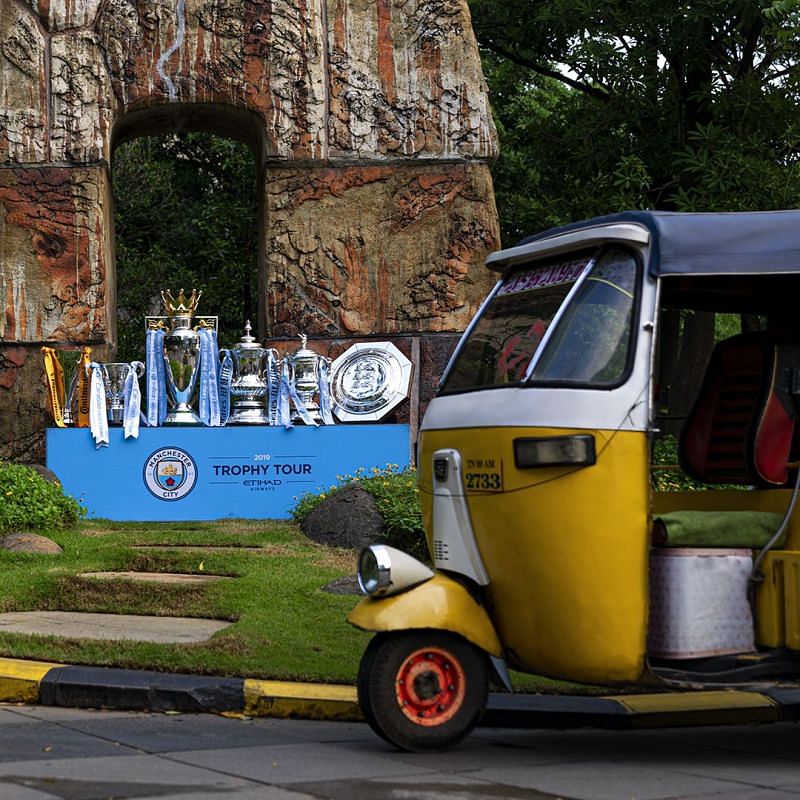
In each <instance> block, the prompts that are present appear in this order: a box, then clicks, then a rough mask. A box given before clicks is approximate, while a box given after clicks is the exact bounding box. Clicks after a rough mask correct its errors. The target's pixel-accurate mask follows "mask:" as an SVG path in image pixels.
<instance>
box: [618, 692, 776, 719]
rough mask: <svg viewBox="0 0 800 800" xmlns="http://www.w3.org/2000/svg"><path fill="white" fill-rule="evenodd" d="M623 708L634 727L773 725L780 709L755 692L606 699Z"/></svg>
mask: <svg viewBox="0 0 800 800" xmlns="http://www.w3.org/2000/svg"><path fill="white" fill-rule="evenodd" d="M605 699H606V700H614V701H615V702H617V703H619V704H620V705H621V706H623V707H624V708H625V709H626V710H627V711H628V712H629V713H630V714H631V715H632V716H633V719H632V720H631V725H632V727H634V728H643V727H648V728H652V727H679V726H681V725H706V724H707V725H720V724H740V723H748V722H775V721H777V720H779V719H780V708H779V707H778V705H777V704H776V703H775V702H774V701H773V700H772V699H771V698H769V697H767V696H766V695H763V694H759V693H758V692H742V691H736V690H725V691H711V692H670V693H666V694H641V695H618V696H615V697H606V698H605Z"/></svg>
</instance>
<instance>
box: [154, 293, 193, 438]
mask: <svg viewBox="0 0 800 800" xmlns="http://www.w3.org/2000/svg"><path fill="white" fill-rule="evenodd" d="M200 295H202V292H198V291H197V289H192V295H191V297H189V298H187V297H186V295H185V294H184V291H183V289H181V290H180V292H178V297H177V299H176V298H174V297H173V296H172V293H171V292H170V291H169V290H168V289H167V290H166V291H164V290H162V292H161V299H162V301H163V302H164V308H165V310H166V312H167V317H168V319H169V330H167V331H165V332H164V357H165V358H166V364H167V369H166V382H167V394H168V395H169V399H170V401H171V403H172V406H173V408H172V411H170V413H169V414H167V417H166V419H165V420H164V424H165V425H199V424H200V417H198V416H197V414H195V413H194V411H192V400H193V398H194V394H195V389H196V388H197V376H198V364H199V360H200V359H199V356H200V334H199V333H198V332H197V331H196V330H195V329H194V328H193V327H192V322H193V321H194V315H195V311H196V310H197V303H198V301H199V300H200Z"/></svg>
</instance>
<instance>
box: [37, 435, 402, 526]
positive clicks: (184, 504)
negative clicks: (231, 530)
mask: <svg viewBox="0 0 800 800" xmlns="http://www.w3.org/2000/svg"><path fill="white" fill-rule="evenodd" d="M109 437H110V443H109V446H108V447H101V448H100V449H97V450H96V449H95V446H94V440H93V439H92V435H91V433H90V432H89V430H88V428H48V430H47V466H48V468H49V469H51V470H52V471H53V472H54V473H55V474H56V475H57V476H58V479H59V480H60V481H61V483H62V485H63V487H64V490H65V491H66V492H67V493H68V494H71V495H72V496H73V497H75V498H76V499H78V500H79V501H80V502H81V504H82V505H83V506H84V507H85V508H86V510H87V515H88V517H89V518H104V519H111V520H117V521H142V522H148V521H151V522H160V521H164V522H181V521H190V520H214V519H222V518H225V517H240V518H246V519H287V518H288V517H289V516H290V512H291V509H292V508H293V506H294V505H295V503H296V498H298V497H300V495H302V494H304V493H305V492H308V491H316V490H317V489H321V490H324V489H327V488H328V487H330V486H333V485H335V484H336V483H337V476H339V475H345V474H353V473H354V472H355V471H356V470H358V469H359V468H364V469H367V470H370V469H372V468H373V467H379V468H383V467H385V466H386V465H387V464H396V465H397V466H398V467H399V468H400V469H402V468H403V467H406V466H408V464H409V456H410V445H409V426H408V425H403V424H386V425H380V424H374V425H372V424H363V425H321V426H319V427H310V426H309V427H306V426H300V425H298V426H295V427H293V428H289V429H286V428H283V427H280V426H257V427H256V426H241V427H235V426H230V427H224V428H206V427H162V428H141V429H140V430H139V437H138V439H134V438H128V439H124V438H123V431H122V428H115V427H112V428H110V429H109Z"/></svg>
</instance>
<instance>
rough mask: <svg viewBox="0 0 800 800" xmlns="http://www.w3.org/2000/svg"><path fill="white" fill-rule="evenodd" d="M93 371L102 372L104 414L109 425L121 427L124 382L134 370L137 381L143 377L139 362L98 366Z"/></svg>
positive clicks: (123, 412)
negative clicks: (104, 402) (104, 391)
mask: <svg viewBox="0 0 800 800" xmlns="http://www.w3.org/2000/svg"><path fill="white" fill-rule="evenodd" d="M95 369H100V370H101V371H102V378H103V385H104V386H105V389H106V412H107V414H108V423H109V425H122V423H123V421H124V418H125V380H126V379H127V377H128V373H129V372H130V371H131V370H135V372H136V378H137V380H138V379H139V378H141V377H142V375H144V364H143V363H142V362H141V361H131V362H130V363H128V362H124V361H120V362H112V363H110V364H99V365H98V366H97V367H95Z"/></svg>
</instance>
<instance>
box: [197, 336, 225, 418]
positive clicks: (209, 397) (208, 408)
mask: <svg viewBox="0 0 800 800" xmlns="http://www.w3.org/2000/svg"><path fill="white" fill-rule="evenodd" d="M199 333H200V403H199V404H200V408H199V411H200V421H201V422H202V423H203V424H204V425H211V426H212V427H218V426H219V424H220V406H219V385H218V383H217V365H218V358H217V343H216V335H215V334H216V332H215V331H210V330H208V329H207V328H200V331H199Z"/></svg>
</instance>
